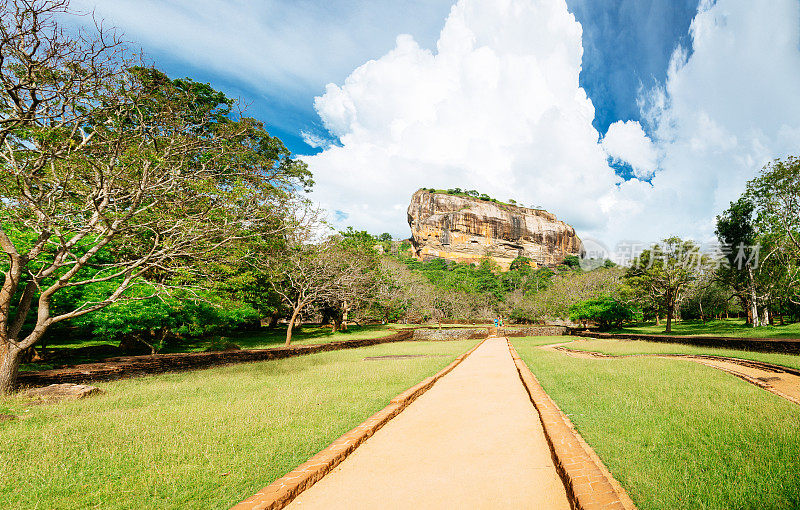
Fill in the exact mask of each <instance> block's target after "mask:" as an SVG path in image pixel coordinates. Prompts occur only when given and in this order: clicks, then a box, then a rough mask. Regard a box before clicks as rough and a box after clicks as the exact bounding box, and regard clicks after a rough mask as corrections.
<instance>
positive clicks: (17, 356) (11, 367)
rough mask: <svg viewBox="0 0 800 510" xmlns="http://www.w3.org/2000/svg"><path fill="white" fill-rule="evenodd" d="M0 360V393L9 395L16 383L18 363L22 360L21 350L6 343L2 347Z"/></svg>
mask: <svg viewBox="0 0 800 510" xmlns="http://www.w3.org/2000/svg"><path fill="white" fill-rule="evenodd" d="M0 349H2V350H3V352H2V353H0V355H2V360H0V395H9V394H10V393H12V392H13V391H14V388H15V387H16V385H17V374H19V365H20V363H21V362H22V351H20V350H19V349H17V347H16V346H14V345H12V344H6V345H5V346H3V347H2V348H0Z"/></svg>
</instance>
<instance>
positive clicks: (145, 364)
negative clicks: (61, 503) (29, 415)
mask: <svg viewBox="0 0 800 510" xmlns="http://www.w3.org/2000/svg"><path fill="white" fill-rule="evenodd" d="M413 335H414V333H413V332H412V331H400V332H398V333H395V334H394V335H390V336H386V337H383V338H372V339H365V340H342V341H339V342H329V343H325V344H313V345H297V346H292V347H275V348H272V349H242V350H236V351H223V352H193V353H179V354H157V355H155V356H126V357H120V358H110V359H107V360H104V361H102V362H99V363H86V364H83V365H74V366H71V367H69V368H57V369H53V370H43V371H40V372H21V373H20V374H19V377H18V378H17V385H18V386H19V387H26V386H45V385H48V384H59V383H76V384H83V383H87V382H90V381H110V380H113V379H120V378H123V377H129V376H132V375H144V374H157V373H162V372H175V371H183V370H192V369H197V368H208V367H212V366H217V365H225V364H230V363H245V362H251V361H266V360H271V359H280V358H291V357H293V356H302V355H304V354H314V353H317V352H324V351H334V350H338V349H352V348H355V347H366V346H369V345H376V344H383V343H387V342H398V341H402V340H411V338H412V337H413Z"/></svg>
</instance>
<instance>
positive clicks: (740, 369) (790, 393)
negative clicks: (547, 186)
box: [542, 342, 800, 404]
mask: <svg viewBox="0 0 800 510" xmlns="http://www.w3.org/2000/svg"><path fill="white" fill-rule="evenodd" d="M571 343H573V342H567V343H562V344H550V345H545V346H542V348H543V349H551V350H556V351H560V352H563V353H565V354H568V355H570V356H574V357H578V358H593V359H598V358H600V359H603V358H605V359H619V358H641V357H651V358H670V359H682V360H687V361H694V362H695V363H700V364H702V365H706V366H708V367H711V368H716V369H718V370H722V371H724V372H727V373H729V374H731V375H734V376H736V377H738V378H740V379H743V380H745V381H747V382H749V383H751V384H755V385H756V386H759V387H760V388H763V389H765V390H767V391H770V392H772V393H774V394H776V395H778V396H780V397H783V398H785V399H786V400H789V401H791V402H794V403H795V404H800V375H798V372H800V371H797V370H794V369H791V368H788V367H781V366H779V365H773V364H771V363H763V362H760V361H750V360H745V359H739V358H729V357H724V356H710V355H709V356H705V355H703V356H694V355H691V354H627V355H616V356H615V355H610V354H604V353H600V352H593V351H583V350H577V349H570V348H569V345H570V344H571Z"/></svg>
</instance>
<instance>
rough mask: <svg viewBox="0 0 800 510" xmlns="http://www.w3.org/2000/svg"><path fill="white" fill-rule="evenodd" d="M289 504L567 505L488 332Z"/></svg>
mask: <svg viewBox="0 0 800 510" xmlns="http://www.w3.org/2000/svg"><path fill="white" fill-rule="evenodd" d="M289 508H295V509H297V508H313V509H322V508H324V509H336V508H342V509H348V510H351V509H361V508H415V509H417V508H419V509H424V508H541V509H564V510H566V509H568V508H569V503H568V501H567V495H566V492H565V489H564V485H563V484H562V482H561V479H560V478H559V477H558V474H557V473H556V470H555V466H554V465H553V461H552V458H551V455H550V449H549V447H548V444H547V441H546V439H545V436H544V433H543V431H542V427H541V422H540V420H539V416H538V415H537V413H536V410H535V408H534V407H533V406H532V405H531V401H530V399H529V397H528V395H527V393H526V391H525V389H524V387H523V386H522V384H521V382H520V378H519V375H518V373H517V369H516V367H515V365H514V362H513V360H512V358H511V354H510V353H509V350H508V345H507V343H506V340H505V339H504V338H490V339H489V340H487V341H486V342H484V344H483V345H481V346H480V347H479V348H478V349H477V350H476V351H475V352H474V353H472V354H471V355H470V356H469V357H468V358H466V359H465V360H464V362H463V363H461V364H460V365H459V366H457V367H456V368H455V369H454V370H453V371H452V372H451V373H450V374H448V375H447V376H446V377H444V378H442V379H441V380H439V381H438V382H437V383H436V384H435V385H434V386H433V387H432V388H431V389H430V390H429V391H428V392H426V393H425V394H423V395H422V396H421V397H419V398H418V399H417V400H416V401H414V402H413V403H412V404H411V405H410V406H409V407H408V408H407V409H406V410H405V411H403V412H402V413H400V414H399V415H398V416H397V417H395V418H394V419H392V420H391V421H390V422H389V423H387V424H386V425H385V426H384V427H383V428H381V429H380V430H379V431H377V432H376V433H375V435H374V436H372V437H371V438H370V439H368V440H367V441H366V442H365V443H364V444H363V445H361V446H360V447H359V448H358V449H357V450H355V452H354V453H353V454H351V455H350V456H349V457H348V458H347V459H345V460H344V461H343V462H342V463H341V464H340V465H339V466H338V467H336V468H335V469H334V470H333V471H332V472H331V473H329V474H328V475H326V476H325V477H324V478H323V479H322V480H320V481H319V482H317V483H316V484H314V485H313V486H312V487H311V488H310V489H308V490H307V491H305V492H303V493H302V494H300V495H299V496H298V497H297V499H295V500H294V501H293V502H292V503H291V504H290V505H289Z"/></svg>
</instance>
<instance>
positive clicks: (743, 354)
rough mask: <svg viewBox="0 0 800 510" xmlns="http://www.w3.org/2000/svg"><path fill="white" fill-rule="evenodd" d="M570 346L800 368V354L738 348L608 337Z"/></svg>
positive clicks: (573, 347)
mask: <svg viewBox="0 0 800 510" xmlns="http://www.w3.org/2000/svg"><path fill="white" fill-rule="evenodd" d="M569 348H570V349H575V350H581V351H594V352H601V353H603V354H612V355H617V356H624V355H630V354H708V355H712V356H727V357H730V358H740V359H747V360H753V361H763V362H765V363H774V364H776V365H782V366H785V367H790V368H797V369H800V355H796V354H778V353H765V352H751V351H740V350H737V349H717V348H714V347H699V346H694V345H683V344H667V343H660V342H642V341H639V340H608V339H593V340H585V341H584V340H580V341H576V342H573V343H571V344H570V345H569Z"/></svg>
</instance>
